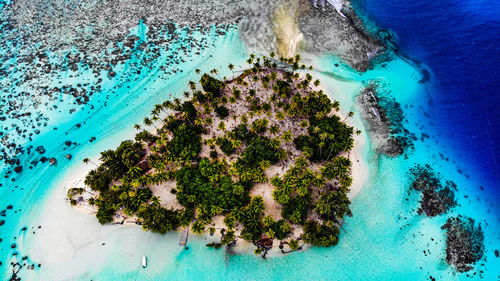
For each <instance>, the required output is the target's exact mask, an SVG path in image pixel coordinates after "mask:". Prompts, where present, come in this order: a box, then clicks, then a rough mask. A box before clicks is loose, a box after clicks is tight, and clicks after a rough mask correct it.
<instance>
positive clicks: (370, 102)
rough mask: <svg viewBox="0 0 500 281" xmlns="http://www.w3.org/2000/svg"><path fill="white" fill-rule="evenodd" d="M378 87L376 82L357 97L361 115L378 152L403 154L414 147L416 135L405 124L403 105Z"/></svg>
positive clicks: (393, 155) (392, 154)
mask: <svg viewBox="0 0 500 281" xmlns="http://www.w3.org/2000/svg"><path fill="white" fill-rule="evenodd" d="M377 89H378V87H377V85H376V84H371V85H369V86H367V87H366V88H365V89H363V91H362V92H361V93H360V94H359V95H358V96H357V97H356V103H357V104H358V105H359V107H360V109H361V110H360V112H361V117H362V118H363V119H364V121H365V122H366V123H367V125H368V131H369V133H370V136H371V138H372V140H373V144H374V146H375V150H376V151H377V152H379V153H383V154H385V155H388V156H391V157H395V156H398V155H402V154H404V153H405V151H406V150H407V149H409V148H411V147H413V139H414V138H415V137H414V136H413V134H412V133H410V132H409V131H408V130H407V129H405V128H404V126H403V121H404V119H405V116H404V113H403V110H402V109H401V105H400V104H399V103H398V102H396V100H395V99H394V98H389V97H386V96H383V95H381V94H380V93H378V90H377Z"/></svg>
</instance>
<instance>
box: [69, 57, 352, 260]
mask: <svg viewBox="0 0 500 281" xmlns="http://www.w3.org/2000/svg"><path fill="white" fill-rule="evenodd" d="M299 60H300V57H299V56H296V57H295V58H293V59H286V58H280V59H275V58H274V54H273V53H271V57H270V58H266V57H262V58H257V57H255V56H253V55H251V56H250V58H249V59H248V60H247V63H248V64H249V66H250V68H249V69H247V70H244V71H243V74H241V75H239V76H238V77H236V78H234V79H231V80H228V81H222V80H219V79H217V78H215V77H214V76H211V75H215V76H218V71H217V70H215V69H214V70H212V71H211V75H209V74H203V75H201V73H200V76H201V79H200V86H201V87H200V86H199V85H197V84H196V83H195V82H192V81H191V82H190V83H189V87H190V89H191V92H185V93H184V94H185V97H186V98H189V97H191V96H192V97H191V99H189V100H185V101H181V100H179V99H175V100H174V101H170V100H166V101H165V102H164V103H163V104H158V105H156V106H155V109H154V110H153V111H152V116H151V117H146V118H145V119H144V124H145V125H146V126H148V127H150V126H152V127H154V128H155V130H154V131H155V133H151V132H149V131H147V130H142V131H141V132H139V133H138V134H137V135H136V138H135V141H132V140H129V141H124V142H122V143H121V145H120V146H119V147H118V148H117V149H116V150H107V151H104V152H102V153H101V157H100V161H101V163H100V164H96V163H93V162H92V164H94V165H96V166H97V167H96V168H95V169H94V170H92V171H90V172H89V174H88V175H87V176H86V178H85V184H86V185H87V186H88V187H90V189H91V190H92V192H94V194H95V196H92V197H91V198H89V199H85V198H84V197H83V196H81V197H79V198H78V199H75V198H76V196H79V195H80V194H82V193H83V192H85V191H84V190H80V189H73V190H70V191H68V197H69V199H70V200H71V202H72V204H77V205H79V204H88V205H89V206H95V207H97V213H96V217H97V219H98V220H99V222H100V223H109V222H112V221H115V222H117V223H124V222H125V220H133V221H134V222H135V223H138V224H141V225H142V227H143V228H144V229H146V230H151V231H153V232H159V233H166V232H168V231H174V230H177V229H178V228H179V227H180V226H190V227H191V229H192V231H193V232H194V233H198V234H199V233H202V232H204V231H205V230H208V231H209V232H210V234H212V235H213V234H214V233H215V232H216V229H219V230H220V235H221V241H220V243H212V244H210V246H212V247H216V248H217V247H220V246H221V245H228V244H232V243H233V241H234V240H236V238H237V237H240V238H243V239H245V240H248V241H252V242H253V243H254V244H255V245H256V246H257V247H258V248H257V250H256V253H263V256H264V257H265V253H266V251H267V250H268V249H269V248H270V247H272V245H273V240H274V239H278V240H285V239H289V238H291V240H290V242H288V243H289V245H290V248H291V249H292V250H296V249H297V248H298V241H299V240H300V241H303V242H305V243H309V244H312V245H316V246H331V245H335V244H337V242H338V236H339V233H340V231H339V228H340V225H341V224H342V222H343V218H344V216H346V215H348V216H351V215H352V214H351V211H350V209H349V205H350V200H349V199H348V197H347V193H348V192H349V187H350V186H351V184H352V180H353V179H352V176H351V160H350V158H349V157H350V156H349V154H348V152H349V151H350V150H351V149H352V148H353V145H354V140H353V134H354V133H355V132H354V129H353V128H352V127H350V126H348V125H347V124H346V123H345V120H346V119H347V118H348V117H345V118H341V117H340V116H339V115H340V114H339V113H338V111H339V109H340V105H339V103H338V102H337V101H331V100H330V99H329V98H328V96H326V94H325V93H324V92H323V91H322V90H321V89H319V88H318V87H319V84H320V81H319V80H315V81H313V77H312V76H311V75H310V74H308V73H306V72H304V71H305V70H306V66H305V65H303V64H300V61H299ZM228 68H229V69H230V70H231V71H233V69H234V66H233V65H229V66H228ZM299 70H302V71H300V72H298V71H299ZM198 72H199V71H198ZM136 128H137V129H140V128H141V126H140V125H136ZM356 133H359V132H356ZM85 162H87V163H90V162H91V160H89V159H87V160H85ZM79 201H84V202H79ZM117 218H118V219H117ZM122 218H123V219H122ZM219 244H220V245H219Z"/></svg>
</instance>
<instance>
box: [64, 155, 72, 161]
mask: <svg viewBox="0 0 500 281" xmlns="http://www.w3.org/2000/svg"><path fill="white" fill-rule="evenodd" d="M65 157H66V159H68V160H71V158H73V156H72V155H71V154H66V156H65Z"/></svg>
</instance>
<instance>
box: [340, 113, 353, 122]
mask: <svg viewBox="0 0 500 281" xmlns="http://www.w3.org/2000/svg"><path fill="white" fill-rule="evenodd" d="M353 116H354V112H352V111H349V113H348V114H347V116H346V117H345V118H344V120H342V122H345V120H347V118H350V117H353Z"/></svg>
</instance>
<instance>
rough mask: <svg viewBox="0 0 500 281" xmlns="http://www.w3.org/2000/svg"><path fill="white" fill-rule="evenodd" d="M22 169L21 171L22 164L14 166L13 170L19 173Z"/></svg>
mask: <svg viewBox="0 0 500 281" xmlns="http://www.w3.org/2000/svg"><path fill="white" fill-rule="evenodd" d="M22 171H23V166H16V167H15V168H14V172H16V173H18V174H19V173H20V172H22Z"/></svg>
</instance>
